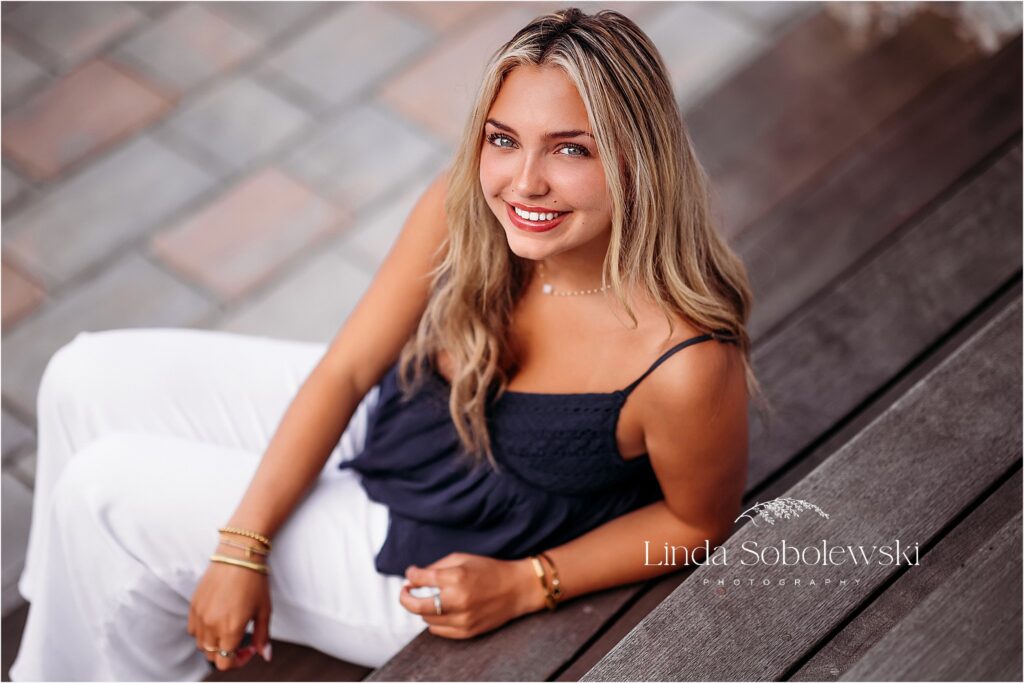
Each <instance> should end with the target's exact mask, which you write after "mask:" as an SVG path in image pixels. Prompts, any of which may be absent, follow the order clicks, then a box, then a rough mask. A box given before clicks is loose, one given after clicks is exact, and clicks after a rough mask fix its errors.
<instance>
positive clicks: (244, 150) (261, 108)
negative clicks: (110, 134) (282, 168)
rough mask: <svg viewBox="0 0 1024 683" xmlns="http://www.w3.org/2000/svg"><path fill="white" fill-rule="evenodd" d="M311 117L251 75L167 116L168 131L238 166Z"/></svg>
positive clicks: (287, 134)
mask: <svg viewBox="0 0 1024 683" xmlns="http://www.w3.org/2000/svg"><path fill="white" fill-rule="evenodd" d="M309 122H310V118H309V116H308V115H307V114H306V113H305V112H304V111H303V110H302V109H300V108H298V107H296V106H295V105H293V104H292V103H291V102H289V101H287V100H285V99H283V98H282V97H281V96H280V95H278V94H277V93H275V92H273V91H272V90H270V89H268V88H266V87H265V86H263V85H262V84H261V83H259V82H257V81H256V80H255V79H253V78H252V77H251V76H243V77H239V78H234V79H232V80H231V81H230V82H227V83H224V84H223V85H221V86H220V87H218V88H215V89H212V90H210V91H209V92H206V93H203V94H202V95H201V96H200V97H198V98H196V99H194V100H193V101H192V102H190V103H189V104H188V105H187V106H186V107H184V108H182V109H181V110H180V111H178V112H176V113H175V114H174V115H173V116H172V117H171V118H170V119H168V121H167V124H166V126H165V127H164V132H166V133H171V134H172V135H174V136H179V137H181V138H182V139H184V140H187V141H188V143H189V144H191V145H195V146H196V147H199V148H201V149H203V150H204V151H206V152H207V153H209V154H212V155H213V156H214V157H216V158H217V159H219V160H220V161H221V162H223V163H224V164H226V165H227V166H229V167H231V168H232V169H236V170H237V169H239V168H241V167H243V166H245V165H247V164H249V163H251V162H252V161H253V160H255V159H257V158H259V157H261V156H263V155H265V154H267V153H268V152H270V151H271V150H273V149H274V148H275V147H277V146H278V145H280V144H281V143H282V142H283V141H284V140H285V139H286V138H288V137H289V136H291V135H293V134H295V133H296V132H297V131H298V130H299V129H301V128H302V127H303V126H305V125H307V124H308V123H309Z"/></svg>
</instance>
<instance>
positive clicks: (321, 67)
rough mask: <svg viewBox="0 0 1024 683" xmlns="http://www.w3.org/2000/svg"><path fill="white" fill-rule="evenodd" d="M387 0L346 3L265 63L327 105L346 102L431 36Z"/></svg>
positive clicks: (415, 51)
mask: <svg viewBox="0 0 1024 683" xmlns="http://www.w3.org/2000/svg"><path fill="white" fill-rule="evenodd" d="M385 4H386V3H382V4H370V3H358V4H356V3H353V4H346V5H345V6H344V7H342V8H341V9H340V10H339V11H338V12H337V13H336V14H334V15H332V16H331V17H329V18H327V19H326V20H324V21H322V22H320V23H318V24H317V25H316V26H315V27H314V28H312V29H311V30H309V31H306V32H305V33H304V34H302V35H301V36H300V37H299V38H297V39H296V40H294V41H292V42H291V43H290V44H288V45H287V46H285V47H284V48H283V49H282V50H281V51H279V52H278V53H277V54H275V55H273V56H271V57H270V58H269V59H268V61H267V63H266V66H265V69H266V70H268V71H269V72H270V73H272V74H274V75H276V76H279V77H283V78H286V79H288V80H289V81H290V82H291V83H293V84H295V85H297V86H299V87H301V88H303V89H304V90H305V91H307V92H308V94H309V96H310V98H312V99H313V100H314V101H318V102H321V103H322V105H324V106H327V105H333V104H338V103H340V102H343V101H344V100H346V99H348V98H350V97H352V96H353V95H355V94H357V93H358V92H359V91H361V90H363V89H364V88H367V87H369V86H371V85H373V84H374V83H376V82H377V80H378V79H379V78H381V77H382V76H384V75H385V74H387V73H388V72H389V71H390V70H392V69H394V68H395V67H397V66H398V65H400V64H402V63H403V62H405V61H406V60H408V59H409V58H410V57H411V56H412V55H414V54H416V53H417V52H418V51H419V50H421V49H422V48H424V47H425V46H426V45H428V44H429V42H430V38H431V36H432V33H431V32H430V31H429V29H427V28H426V27H424V26H423V25H422V24H420V23H418V22H416V21H414V20H412V19H410V18H408V17H407V16H405V15H404V14H400V13H398V12H394V11H391V10H388V9H387V7H385V6H384V5H385Z"/></svg>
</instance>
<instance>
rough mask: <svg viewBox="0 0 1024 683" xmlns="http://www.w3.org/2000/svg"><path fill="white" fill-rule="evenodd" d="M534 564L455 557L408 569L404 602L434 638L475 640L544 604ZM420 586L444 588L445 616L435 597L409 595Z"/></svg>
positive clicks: (442, 590)
mask: <svg viewBox="0 0 1024 683" xmlns="http://www.w3.org/2000/svg"><path fill="white" fill-rule="evenodd" d="M529 562H530V561H529V560H528V559H523V560H511V561H510V560H496V559H494V558H490V557H484V556H482V555H471V554H469V553H451V554H449V555H446V556H445V557H443V558H441V559H440V560H438V561H437V562H434V563H433V564H431V565H429V566H427V567H424V568H419V567H416V566H415V565H414V566H411V567H409V568H408V569H407V570H406V572H405V577H406V579H408V581H409V583H408V584H406V585H405V586H403V587H402V592H401V594H400V596H399V601H400V602H401V603H402V606H403V607H405V608H406V609H407V610H409V611H410V612H412V613H413V614H419V615H421V616H422V617H423V620H424V621H425V622H427V624H429V626H428V628H427V630H428V631H430V632H431V633H433V634H434V635H438V636H442V637H444V638H455V639H465V638H472V637H474V636H477V635H480V634H481V633H486V632H488V631H491V630H493V629H496V628H498V627H499V626H502V625H503V624H505V623H506V622H508V621H510V620H512V619H515V618H516V617H518V616H521V615H523V614H527V613H529V612H533V611H536V610H538V609H541V608H542V607H543V606H544V593H543V591H542V590H541V587H540V584H539V583H538V581H537V576H536V575H535V574H534V573H533V568H532V567H531V566H530V564H529ZM416 586H439V587H440V588H441V605H442V609H443V612H442V614H441V615H440V616H438V615H437V613H436V610H435V607H434V599H433V598H417V597H415V596H413V595H412V594H411V593H410V592H409V589H410V588H414V587H416Z"/></svg>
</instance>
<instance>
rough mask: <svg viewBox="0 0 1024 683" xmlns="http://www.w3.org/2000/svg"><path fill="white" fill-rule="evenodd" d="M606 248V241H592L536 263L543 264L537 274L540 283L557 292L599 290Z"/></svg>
mask: <svg viewBox="0 0 1024 683" xmlns="http://www.w3.org/2000/svg"><path fill="white" fill-rule="evenodd" d="M595 242H596V244H595ZM607 248H608V240H607V239H605V240H592V241H591V243H589V244H587V245H584V247H581V248H579V249H573V250H571V251H567V252H562V253H559V254H554V255H552V256H548V257H547V258H543V259H540V260H539V261H538V264H543V268H541V269H539V270H538V273H537V274H538V276H539V277H540V279H541V281H542V282H545V283H547V284H550V285H553V286H554V287H555V289H557V290H559V291H579V290H587V289H597V288H600V287H601V286H602V284H601V271H602V266H603V265H604V255H605V252H606V251H607Z"/></svg>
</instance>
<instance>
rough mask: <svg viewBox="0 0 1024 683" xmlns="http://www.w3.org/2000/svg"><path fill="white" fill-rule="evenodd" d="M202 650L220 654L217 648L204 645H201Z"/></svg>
mask: <svg viewBox="0 0 1024 683" xmlns="http://www.w3.org/2000/svg"><path fill="white" fill-rule="evenodd" d="M203 649H204V650H206V651H207V652H220V648H219V647H206V646H205V645H203Z"/></svg>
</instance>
